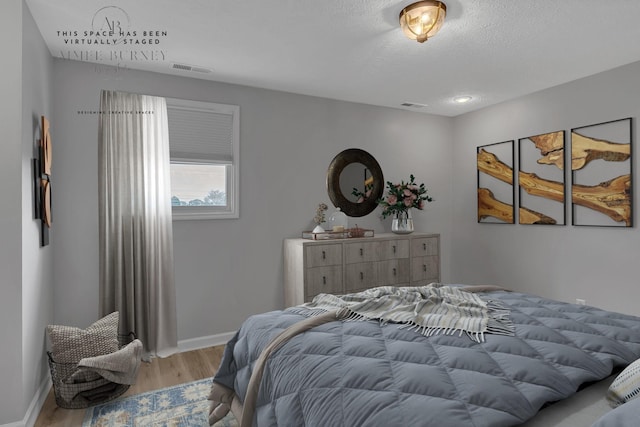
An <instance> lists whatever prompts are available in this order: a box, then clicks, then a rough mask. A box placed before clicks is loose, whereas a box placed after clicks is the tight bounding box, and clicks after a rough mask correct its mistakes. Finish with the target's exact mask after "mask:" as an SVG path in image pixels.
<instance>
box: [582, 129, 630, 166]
mask: <svg viewBox="0 0 640 427" xmlns="http://www.w3.org/2000/svg"><path fill="white" fill-rule="evenodd" d="M629 157H631V144H618V143H615V142H610V141H605V140H603V139H597V138H589V137H588V136H584V135H580V134H579V133H577V132H571V170H574V171H575V170H579V169H582V168H584V167H585V166H586V165H587V164H588V163H589V162H591V161H592V160H598V159H602V160H605V161H607V162H624V161H625V160H627V159H628V158H629Z"/></svg>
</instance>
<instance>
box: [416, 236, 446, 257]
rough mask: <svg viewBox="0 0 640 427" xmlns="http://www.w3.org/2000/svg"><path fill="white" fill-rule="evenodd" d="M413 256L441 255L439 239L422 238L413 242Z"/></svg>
mask: <svg viewBox="0 0 640 427" xmlns="http://www.w3.org/2000/svg"><path fill="white" fill-rule="evenodd" d="M411 245H412V247H411V255H412V256H426V255H439V254H440V252H439V248H438V238H437V237H420V238H417V239H413V240H412V241H411Z"/></svg>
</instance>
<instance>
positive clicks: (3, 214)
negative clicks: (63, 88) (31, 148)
mask: <svg viewBox="0 0 640 427" xmlns="http://www.w3.org/2000/svg"><path fill="white" fill-rule="evenodd" d="M0 52H2V54H3V55H5V58H9V60H8V61H3V65H2V78H0V93H2V98H3V102H0V129H2V155H1V156H0V198H1V199H2V203H0V242H2V244H0V278H1V280H2V297H1V298H0V324H2V325H3V326H2V328H0V337H1V339H0V342H2V343H3V345H1V346H0V360H2V367H1V368H0V377H1V378H2V382H3V384H11V385H12V386H11V387H1V388H0V423H8V422H11V421H17V420H19V419H21V418H22V416H23V415H24V411H23V410H22V409H23V407H24V405H23V399H22V397H23V388H22V345H21V344H22V317H21V316H22V314H21V312H22V311H21V307H22V303H21V297H20V295H21V281H22V271H21V269H20V268H19V266H20V265H21V262H22V258H21V250H20V245H21V231H20V230H21V225H22V217H21V212H22V204H21V200H22V195H21V190H22V188H21V186H20V182H21V177H22V172H21V167H22V151H21V141H22V129H21V128H20V123H21V118H22V110H21V105H22V93H21V90H22V77H21V72H22V61H21V58H22V1H21V0H7V1H3V2H1V3H0Z"/></svg>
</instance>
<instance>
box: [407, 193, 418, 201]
mask: <svg viewBox="0 0 640 427" xmlns="http://www.w3.org/2000/svg"><path fill="white" fill-rule="evenodd" d="M409 197H411V201H413V200H415V199H417V198H418V196H416V195H415V194H413V193H411V196H409Z"/></svg>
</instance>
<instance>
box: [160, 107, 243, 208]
mask: <svg viewBox="0 0 640 427" xmlns="http://www.w3.org/2000/svg"><path fill="white" fill-rule="evenodd" d="M167 116H168V122H169V146H170V150H171V204H172V206H173V208H172V210H173V218H174V219H177V220H181V219H212V218H238V217H239V209H238V196H239V193H238V187H239V186H238V183H239V169H240V168H239V156H238V154H239V151H240V150H239V149H240V147H239V145H240V142H239V140H240V138H239V128H240V127H239V116H240V107H238V106H236V105H224V104H214V103H210V102H198V101H187V100H183V99H172V98H167Z"/></svg>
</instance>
